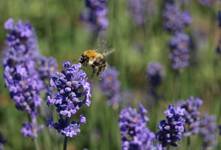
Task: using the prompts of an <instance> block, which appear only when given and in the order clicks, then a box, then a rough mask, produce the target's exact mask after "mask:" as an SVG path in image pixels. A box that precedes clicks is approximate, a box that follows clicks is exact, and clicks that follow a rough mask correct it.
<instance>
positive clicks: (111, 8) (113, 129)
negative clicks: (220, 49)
mask: <svg viewBox="0 0 221 150" xmlns="http://www.w3.org/2000/svg"><path fill="white" fill-rule="evenodd" d="M182 7H183V8H182V9H185V10H188V11H189V13H190V14H191V16H192V23H191V24H190V26H189V27H188V28H187V29H185V31H186V33H188V34H189V35H190V37H191V38H192V41H193V45H192V48H191V49H190V65H189V66H188V67H186V68H184V69H182V70H181V71H179V73H178V74H177V72H174V71H173V70H172V69H171V63H170V59H169V58H168V57H169V53H170V49H169V46H168V41H169V39H170V37H171V35H170V34H169V33H168V32H166V31H165V30H164V28H163V19H162V14H163V0H148V4H147V5H146V9H147V11H146V14H145V16H144V17H145V23H144V24H142V25H139V24H136V23H135V21H134V17H133V15H131V12H130V11H131V10H130V8H129V6H128V0H109V1H108V20H109V26H108V28H107V30H106V31H102V33H100V36H96V35H94V33H93V32H92V31H91V30H90V28H89V27H88V26H87V24H86V23H85V22H83V21H81V15H82V12H83V11H84V10H85V2H84V1H83V0H65V1H61V0H7V1H6V0H0V51H1V54H2V52H3V50H4V45H5V37H6V32H5V30H4V22H5V21H6V20H7V19H8V18H10V17H12V18H14V19H15V20H19V19H21V20H24V21H26V20H27V21H29V22H30V23H31V24H32V25H33V27H34V28H35V31H36V34H37V37H38V42H39V49H40V51H41V53H42V54H44V55H45V56H53V57H55V58H56V59H57V61H58V64H59V67H61V64H62V62H63V61H65V60H71V61H72V62H73V63H77V62H78V59H79V57H80V55H81V54H82V53H83V51H84V50H86V49H98V51H100V52H104V51H108V50H111V49H114V50H115V51H114V53H112V54H111V55H109V56H108V57H107V62H108V64H109V65H110V66H112V67H115V68H116V69H117V70H118V72H119V76H118V77H119V81H120V88H121V90H120V91H121V93H123V94H122V95H123V96H121V101H122V104H121V105H120V106H118V107H117V108H113V107H111V106H109V105H107V100H106V98H105V96H104V95H103V93H102V90H101V89H100V88H99V86H98V84H99V78H96V77H95V78H93V79H91V80H93V83H94V86H93V93H92V97H93V98H92V105H91V107H90V108H88V109H85V113H86V116H87V117H88V120H87V124H86V125H84V126H82V132H81V133H80V135H79V136H77V137H75V138H73V139H71V140H70V141H69V143H68V149H72V150H83V149H85V150H86V149H88V150H113V149H114V150H117V149H120V147H121V146H120V131H119V128H118V114H119V111H120V110H121V108H123V107H126V106H128V105H131V106H134V107H136V106H137V104H138V102H141V103H143V104H144V106H145V107H146V108H147V110H148V112H149V113H148V114H149V117H150V122H149V125H148V126H149V128H150V129H151V130H152V131H156V130H157V124H158V122H159V121H160V120H161V119H163V118H164V115H163V112H164V110H165V109H166V108H167V106H168V105H169V104H171V103H172V102H174V101H176V100H180V99H187V98H188V97H189V96H198V97H200V98H201V99H203V103H204V104H203V106H202V110H201V111H202V112H207V113H208V114H212V115H216V118H217V124H220V123H221V120H220V115H221V70H220V67H221V54H220V53H217V51H216V48H217V45H218V42H219V38H220V36H221V31H220V30H219V27H218V21H217V12H218V10H219V8H220V3H218V2H216V1H214V2H213V1H212V0H211V4H208V5H207V4H204V3H202V2H200V1H197V0H192V1H191V0H186V2H185V3H184V4H183V6H182ZM1 60H2V55H1ZM150 62H159V63H161V64H162V66H163V68H164V77H163V80H162V84H161V85H160V86H159V88H158V91H157V92H158V93H159V95H160V98H158V100H157V104H155V102H154V98H153V97H151V96H150V95H149V92H148V88H149V83H148V80H147V74H146V70H147V65H148V63H150ZM2 70H3V68H2V67H1V69H0V73H1V74H2ZM24 116H25V114H24V113H22V112H19V111H17V110H16V108H15V107H14V103H13V102H12V100H11V99H10V97H9V93H8V90H7V89H6V88H5V86H4V80H3V77H2V76H1V77H0V132H1V133H2V134H3V136H4V137H5V139H6V141H7V142H6V144H5V149H13V150H20V149H34V144H33V141H32V140H31V139H29V138H24V137H22V135H21V134H20V128H21V124H22V122H24V120H25V119H24ZM192 140H193V143H192V145H194V148H196V149H197V148H199V145H200V144H199V143H200V142H199V140H198V139H197V138H193V139H192ZM220 140H221V139H220V138H219V141H220ZM39 141H40V145H41V146H40V147H41V149H43V150H44V149H45V150H46V149H54V150H56V149H62V143H63V137H61V136H59V135H58V134H57V133H56V131H55V130H53V129H52V130H48V129H46V130H44V132H43V133H42V134H40V137H39ZM182 144H183V143H181V145H182ZM55 145H56V146H55ZM220 147H221V142H219V144H218V146H217V149H219V148H220ZM180 149H185V146H181V148H180Z"/></svg>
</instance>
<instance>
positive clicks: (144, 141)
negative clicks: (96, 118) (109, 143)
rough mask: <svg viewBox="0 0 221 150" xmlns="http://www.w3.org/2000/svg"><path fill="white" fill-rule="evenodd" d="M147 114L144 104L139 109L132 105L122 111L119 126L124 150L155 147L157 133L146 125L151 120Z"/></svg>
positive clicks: (140, 149) (145, 149) (146, 149)
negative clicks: (154, 141)
mask: <svg viewBox="0 0 221 150" xmlns="http://www.w3.org/2000/svg"><path fill="white" fill-rule="evenodd" d="M146 114H147V110H146V109H145V108H144V107H143V106H142V105H140V106H139V110H138V111H137V110H136V109H133V108H131V107H129V108H125V109H123V110H122V111H121V113H120V118H119V127H120V131H121V140H122V150H132V149H137V150H150V149H151V148H152V147H153V140H154V138H155V135H154V133H152V132H151V131H150V130H149V129H148V128H147V127H146V125H147V123H148V121H149V118H147V116H146Z"/></svg>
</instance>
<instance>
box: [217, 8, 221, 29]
mask: <svg viewBox="0 0 221 150" xmlns="http://www.w3.org/2000/svg"><path fill="white" fill-rule="evenodd" d="M217 20H218V25H219V27H220V28H221V10H219V11H218V15H217Z"/></svg>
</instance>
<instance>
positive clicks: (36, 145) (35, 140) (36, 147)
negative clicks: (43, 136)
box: [34, 137, 40, 150]
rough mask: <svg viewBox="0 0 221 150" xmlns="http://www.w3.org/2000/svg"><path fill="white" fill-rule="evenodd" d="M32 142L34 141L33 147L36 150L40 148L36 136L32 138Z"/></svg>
mask: <svg viewBox="0 0 221 150" xmlns="http://www.w3.org/2000/svg"><path fill="white" fill-rule="evenodd" d="M34 143H35V149H36V150H40V147H39V143H38V138H37V137H35V138H34Z"/></svg>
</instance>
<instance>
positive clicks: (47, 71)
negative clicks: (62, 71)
mask: <svg viewBox="0 0 221 150" xmlns="http://www.w3.org/2000/svg"><path fill="white" fill-rule="evenodd" d="M57 69H58V64H57V62H56V60H55V59H54V58H53V57H44V56H40V57H38V60H37V70H38V74H39V75H40V78H41V80H42V81H44V83H45V86H47V85H48V84H49V83H48V81H49V79H50V77H51V76H52V74H54V73H55V72H56V71H57Z"/></svg>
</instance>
